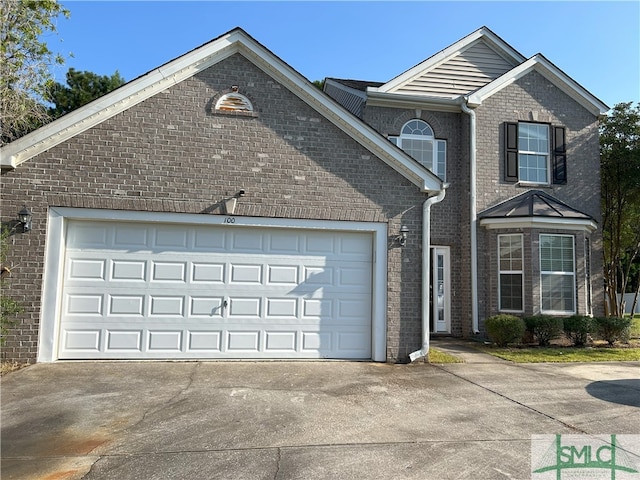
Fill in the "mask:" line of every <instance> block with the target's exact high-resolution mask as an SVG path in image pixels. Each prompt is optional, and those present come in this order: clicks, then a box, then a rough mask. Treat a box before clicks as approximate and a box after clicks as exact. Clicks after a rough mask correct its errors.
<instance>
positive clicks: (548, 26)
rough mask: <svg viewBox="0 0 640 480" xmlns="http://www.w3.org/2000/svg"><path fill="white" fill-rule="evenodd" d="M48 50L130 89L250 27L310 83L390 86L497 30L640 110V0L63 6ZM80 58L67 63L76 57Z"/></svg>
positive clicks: (609, 98)
mask: <svg viewBox="0 0 640 480" xmlns="http://www.w3.org/2000/svg"><path fill="white" fill-rule="evenodd" d="M61 3H62V4H63V5H64V6H65V7H66V8H67V9H68V10H69V11H70V12H71V17H70V19H68V20H65V19H60V20H59V21H58V35H57V36H52V37H51V38H48V40H47V41H48V44H49V47H50V48H51V49H52V50H53V51H56V52H59V53H61V54H63V56H66V57H67V61H66V63H65V65H64V66H63V67H59V68H57V70H56V71H55V75H56V78H57V79H58V81H64V74H65V73H66V71H67V69H68V68H69V67H73V68H75V69H76V70H88V71H91V72H94V73H98V74H101V75H110V74H112V73H114V72H115V71H116V70H118V71H119V72H120V74H121V75H122V76H123V77H124V78H125V79H126V80H132V79H134V78H135V77H137V76H139V75H142V74H144V73H146V72H148V71H149V70H152V69H153V68H155V67H157V66H159V65H162V64H163V63H166V62H168V61H170V60H172V59H174V58H176V57H178V56H180V55H182V54H183V53H186V52H188V51H190V50H192V49H194V48H196V47H198V46H200V45H202V44H203V43H206V42H207V41H209V40H211V39H213V38H216V37H218V36H220V35H221V34H223V33H225V32H227V31H229V30H231V29H233V28H235V27H241V28H243V29H244V30H246V31H247V33H249V34H250V35H251V36H253V37H254V38H255V39H256V40H257V41H259V42H260V43H262V44H263V45H264V46H265V47H267V48H268V49H269V50H271V51H272V52H273V53H274V54H276V55H277V56H279V57H280V58H281V59H283V60H284V61H285V62H287V63H288V64H289V65H290V66H292V67H293V68H294V69H296V70H297V71H298V72H300V73H301V74H302V75H304V76H305V77H306V78H308V79H309V80H312V81H313V80H321V79H323V78H325V77H337V78H350V79H357V80H372V81H387V80H390V79H391V78H393V77H395V76H396V75H398V74H400V73H402V72H404V71H405V70H407V69H409V68H411V67H412V66H414V65H416V64H417V63H420V62H421V61H423V60H424V59H426V58H428V57H430V56H431V55H433V54H435V53H437V52H438V51H440V50H442V49H444V48H446V47H447V46H449V45H450V44H452V43H454V42H455V41H457V40H459V39H460V38H462V37H464V36H465V35H467V34H469V33H471V32H473V31H475V30H477V29H478V28H480V27H481V26H487V27H489V28H490V29H491V30H493V32H495V33H496V34H497V35H499V36H500V37H501V38H502V39H503V40H504V41H506V42H507V43H509V44H510V45H511V46H512V47H514V48H515V49H516V50H518V51H519V52H520V53H521V54H523V55H524V56H525V57H530V56H532V55H534V54H536V53H542V54H543V55H544V56H545V57H547V58H548V59H549V60H550V61H551V62H553V63H554V64H555V65H556V66H558V67H559V68H560V69H561V70H563V71H564V72H565V73H566V74H568V75H569V76H570V77H572V78H573V79H574V80H576V81H577V82H578V83H580V84H581V85H582V86H583V87H585V88H586V89H587V90H589V91H590V92H591V93H592V94H593V95H595V96H596V97H598V98H599V99H600V100H602V101H603V102H605V103H606V104H607V105H609V106H610V107H613V106H614V105H615V104H616V103H619V102H629V101H631V102H634V103H636V102H640V2H638V1H637V0H636V1H625V2H616V1H605V2H598V1H590V2H578V1H565V2H559V1H553V2H552V1H543V2H533V1H513V2H511V1H496V2H485V1H471V2H463V1H448V2H435V1H411V2H390V1H376V2H365V1H360V2H343V1H329V2H311V1H281V2H273V1H260V2H249V1H234V2H217V1H196V2H178V1H160V2H156V1H140V2H130V1H110V2H97V1H65V0H61ZM69 53H72V54H73V57H71V58H69V57H68V54H69Z"/></svg>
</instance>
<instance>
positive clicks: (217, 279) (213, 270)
mask: <svg viewBox="0 0 640 480" xmlns="http://www.w3.org/2000/svg"><path fill="white" fill-rule="evenodd" d="M191 272H192V275H191V282H192V283H201V282H206V283H218V284H221V283H223V282H224V278H225V277H224V275H225V264H224V263H200V262H193V263H192V265H191Z"/></svg>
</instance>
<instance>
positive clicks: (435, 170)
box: [388, 118, 447, 182]
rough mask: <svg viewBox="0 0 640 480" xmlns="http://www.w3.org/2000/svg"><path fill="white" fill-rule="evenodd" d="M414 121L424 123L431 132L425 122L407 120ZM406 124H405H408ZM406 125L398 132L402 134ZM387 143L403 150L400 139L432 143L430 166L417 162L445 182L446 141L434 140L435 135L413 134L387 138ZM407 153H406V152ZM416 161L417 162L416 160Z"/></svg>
mask: <svg viewBox="0 0 640 480" xmlns="http://www.w3.org/2000/svg"><path fill="white" fill-rule="evenodd" d="M414 120H419V121H421V122H424V123H425V124H426V125H427V126H428V127H429V129H430V130H431V131H432V132H433V128H431V125H429V124H428V123H427V122H425V121H424V120H420V119H416V118H414V119H411V120H409V122H412V121H414ZM409 122H407V123H409ZM407 123H405V124H404V125H403V126H402V129H401V130H400V132H402V130H404V127H405V126H406V125H407ZM388 138H389V141H391V142H392V143H394V144H395V145H397V146H398V147H399V148H401V149H403V150H404V148H403V146H402V139H403V138H404V139H408V140H421V141H430V142H432V143H433V149H432V151H433V155H432V158H431V165H430V166H429V165H423V164H422V162H418V163H420V164H421V165H423V166H424V167H426V168H428V169H429V170H430V171H431V172H432V173H433V174H434V175H437V176H438V177H439V178H440V179H441V180H442V181H443V182H446V181H447V141H446V140H442V139H439V138H436V137H435V135H433V136H432V135H415V134H404V135H403V134H402V133H401V134H400V135H394V136H389V137H388ZM440 145H444V171H443V172H441V173H442V175H439V174H438V151H439V146H440ZM407 153H408V152H407ZM416 161H418V160H416Z"/></svg>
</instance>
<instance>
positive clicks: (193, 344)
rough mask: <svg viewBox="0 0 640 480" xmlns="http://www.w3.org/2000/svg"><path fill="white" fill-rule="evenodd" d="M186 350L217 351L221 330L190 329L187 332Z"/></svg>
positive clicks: (220, 339) (200, 352) (220, 340)
mask: <svg viewBox="0 0 640 480" xmlns="http://www.w3.org/2000/svg"><path fill="white" fill-rule="evenodd" d="M188 339H189V340H188V343H187V352H196V353H197V354H198V355H200V354H202V353H204V352H210V353H219V352H220V349H221V343H222V331H209V330H203V331H190V332H188Z"/></svg>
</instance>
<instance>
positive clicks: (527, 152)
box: [518, 122, 551, 187]
mask: <svg viewBox="0 0 640 480" xmlns="http://www.w3.org/2000/svg"><path fill="white" fill-rule="evenodd" d="M521 125H544V126H546V127H547V150H546V151H545V152H538V151H535V150H520V140H519V139H520V126H521ZM520 155H538V156H544V157H545V158H546V166H547V168H546V170H547V172H546V173H547V175H546V177H547V178H546V181H545V182H532V181H530V180H521V179H520V168H521V165H522V162H521V160H520ZM518 185H521V186H524V187H526V186H536V185H551V126H550V125H549V124H547V123H536V122H519V123H518Z"/></svg>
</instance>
